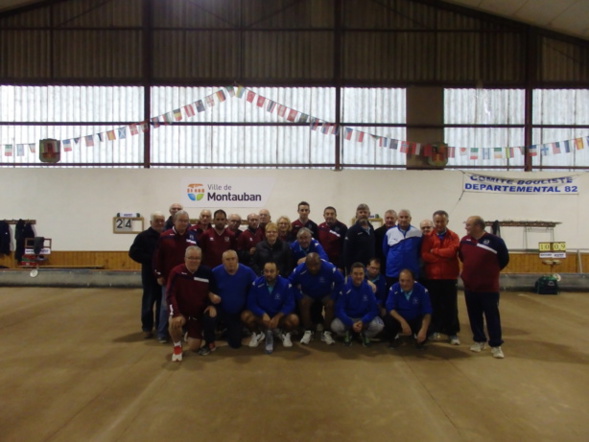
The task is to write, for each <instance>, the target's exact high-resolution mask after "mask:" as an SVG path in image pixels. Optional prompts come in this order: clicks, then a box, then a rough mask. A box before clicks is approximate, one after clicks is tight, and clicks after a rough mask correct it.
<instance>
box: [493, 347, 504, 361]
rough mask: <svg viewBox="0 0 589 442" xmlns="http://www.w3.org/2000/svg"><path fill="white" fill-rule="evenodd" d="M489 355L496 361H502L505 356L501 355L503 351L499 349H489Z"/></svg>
mask: <svg viewBox="0 0 589 442" xmlns="http://www.w3.org/2000/svg"><path fill="white" fill-rule="evenodd" d="M491 354H492V355H493V357H494V358H497V359H503V358H504V357H505V355H504V354H503V350H501V347H491Z"/></svg>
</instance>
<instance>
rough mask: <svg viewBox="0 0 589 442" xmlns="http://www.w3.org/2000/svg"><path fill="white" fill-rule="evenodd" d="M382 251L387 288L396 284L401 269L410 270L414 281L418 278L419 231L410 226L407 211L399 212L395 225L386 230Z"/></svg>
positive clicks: (409, 216)
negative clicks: (384, 260)
mask: <svg viewBox="0 0 589 442" xmlns="http://www.w3.org/2000/svg"><path fill="white" fill-rule="evenodd" d="M382 251H383V255H384V256H385V259H386V271H385V275H386V277H387V287H390V286H391V285H393V284H394V283H396V282H398V280H399V274H400V273H401V270H403V269H409V270H411V271H412V272H413V275H414V277H415V278H416V279H417V278H418V277H419V267H420V261H419V255H420V252H421V230H419V229H418V228H417V227H414V226H412V225H411V212H410V211H409V210H407V209H403V210H400V211H399V219H398V222H397V225H396V226H395V227H392V228H390V229H389V230H387V233H386V235H385V237H384V240H383V244H382Z"/></svg>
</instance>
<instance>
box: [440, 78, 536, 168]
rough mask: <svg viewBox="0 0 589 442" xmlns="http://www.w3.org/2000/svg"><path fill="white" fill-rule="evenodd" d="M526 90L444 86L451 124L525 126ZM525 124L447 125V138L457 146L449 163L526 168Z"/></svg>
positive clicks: (445, 106)
mask: <svg viewBox="0 0 589 442" xmlns="http://www.w3.org/2000/svg"><path fill="white" fill-rule="evenodd" d="M524 104H525V93H524V91H523V90H515V89H507V90H501V89H445V90H444V123H445V124H448V125H470V124H472V125H489V126H493V125H523V123H524V121H525V106H524ZM524 140H525V138H524V128H523V127H515V128H510V127H489V128H480V127H447V128H445V129H444V141H445V142H446V143H448V145H449V146H453V147H455V151H454V158H449V159H448V165H449V166H454V167H456V166H458V167H465V168H468V167H475V166H476V167H483V168H484V167H485V166H489V167H491V166H492V167H497V166H500V167H506V168H507V167H523V166H524V156H523V155H522V151H521V147H522V146H523V145H524Z"/></svg>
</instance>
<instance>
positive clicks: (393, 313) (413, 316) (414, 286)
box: [384, 269, 432, 349]
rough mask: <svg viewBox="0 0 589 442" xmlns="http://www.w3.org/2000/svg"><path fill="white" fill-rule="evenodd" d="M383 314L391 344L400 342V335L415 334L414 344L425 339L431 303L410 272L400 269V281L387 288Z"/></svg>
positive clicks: (420, 347) (395, 344)
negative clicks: (385, 311)
mask: <svg viewBox="0 0 589 442" xmlns="http://www.w3.org/2000/svg"><path fill="white" fill-rule="evenodd" d="M386 309H387V314H386V315H385V317H384V323H385V326H386V333H387V335H388V336H389V337H390V338H391V345H390V347H391V348H395V347H397V346H398V345H399V343H400V340H399V336H400V335H406V336H414V337H415V344H416V346H417V348H419V349H422V348H423V346H424V344H425V342H426V340H427V329H428V327H429V324H430V322H431V318H432V306H431V302H430V299H429V294H428V292H427V289H426V288H425V287H424V286H422V285H421V284H420V283H418V282H416V281H415V277H414V275H413V272H412V271H411V270H409V269H403V270H401V273H400V274H399V282H397V283H396V284H394V285H393V286H392V287H391V289H390V290H389V295H388V297H387V301H386Z"/></svg>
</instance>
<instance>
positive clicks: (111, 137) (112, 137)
mask: <svg viewBox="0 0 589 442" xmlns="http://www.w3.org/2000/svg"><path fill="white" fill-rule="evenodd" d="M106 138H108V140H109V141H113V140H116V139H117V136H116V134H115V131H114V130H109V131H107V132H106Z"/></svg>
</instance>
